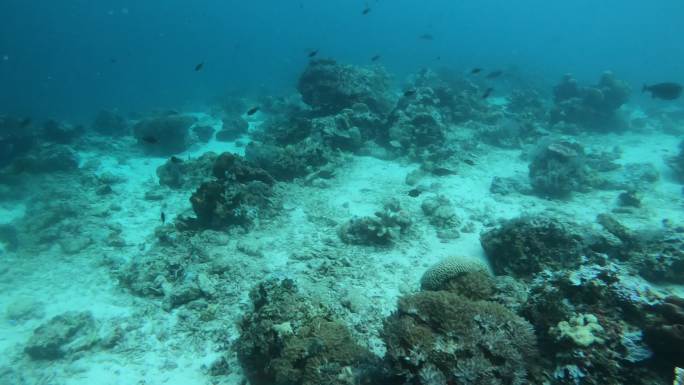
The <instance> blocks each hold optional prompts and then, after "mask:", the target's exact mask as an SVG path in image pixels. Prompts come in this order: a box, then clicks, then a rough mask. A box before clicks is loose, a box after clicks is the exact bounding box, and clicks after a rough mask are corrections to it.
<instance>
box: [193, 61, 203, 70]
mask: <svg viewBox="0 0 684 385" xmlns="http://www.w3.org/2000/svg"><path fill="white" fill-rule="evenodd" d="M202 68H204V62H201V63H199V64H197V65H196V66H195V72H198V71H202Z"/></svg>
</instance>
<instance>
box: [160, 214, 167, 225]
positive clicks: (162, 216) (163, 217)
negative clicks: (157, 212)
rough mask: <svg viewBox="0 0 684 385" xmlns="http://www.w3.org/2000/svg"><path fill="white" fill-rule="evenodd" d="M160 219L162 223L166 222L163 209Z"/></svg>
mask: <svg viewBox="0 0 684 385" xmlns="http://www.w3.org/2000/svg"><path fill="white" fill-rule="evenodd" d="M161 221H162V224H164V223H166V214H164V212H163V211H162V212H161Z"/></svg>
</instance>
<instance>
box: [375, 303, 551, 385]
mask: <svg viewBox="0 0 684 385" xmlns="http://www.w3.org/2000/svg"><path fill="white" fill-rule="evenodd" d="M382 335H383V339H384V340H385V344H386V346H387V354H386V356H385V359H386V360H387V362H388V364H389V365H390V368H391V370H392V371H393V372H395V373H397V375H398V376H399V377H400V378H402V379H403V380H404V382H403V383H405V384H420V385H432V384H462V385H466V384H467V385H477V384H483V385H484V384H526V383H528V381H530V380H531V379H530V378H528V373H529V372H530V366H532V365H534V362H535V357H536V355H537V353H536V341H535V336H534V330H533V328H532V325H530V324H529V323H528V322H527V321H525V320H524V319H523V318H521V317H519V316H517V315H515V314H514V313H513V312H511V311H510V310H508V309H506V308H505V307H503V306H502V305H499V304H497V303H494V302H488V301H473V300H469V299H466V298H464V297H461V296H459V295H458V294H455V293H452V292H447V291H425V292H420V293H417V294H413V295H408V296H404V297H401V298H400V299H399V305H398V309H397V311H396V313H394V314H392V315H391V316H390V317H388V318H387V319H386V321H385V324H384V328H383V332H382Z"/></svg>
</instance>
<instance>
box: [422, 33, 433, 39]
mask: <svg viewBox="0 0 684 385" xmlns="http://www.w3.org/2000/svg"><path fill="white" fill-rule="evenodd" d="M418 38H419V39H421V40H435V37H434V36H432V35H430V34H429V33H424V34H422V35H420V36H418Z"/></svg>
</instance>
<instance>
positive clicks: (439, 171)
mask: <svg viewBox="0 0 684 385" xmlns="http://www.w3.org/2000/svg"><path fill="white" fill-rule="evenodd" d="M432 174H433V175H437V176H445V175H452V174H456V172H454V171H453V170H450V169H448V168H446V167H435V168H434V169H432Z"/></svg>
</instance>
